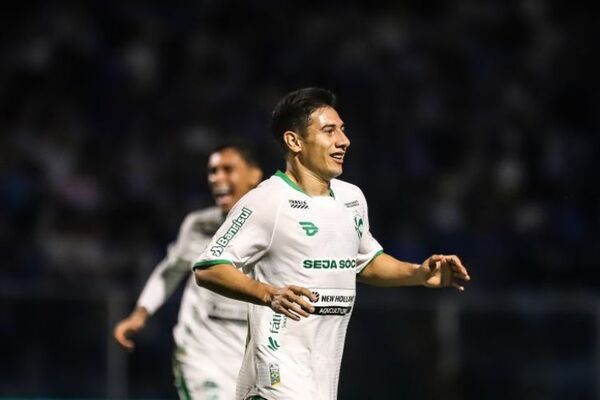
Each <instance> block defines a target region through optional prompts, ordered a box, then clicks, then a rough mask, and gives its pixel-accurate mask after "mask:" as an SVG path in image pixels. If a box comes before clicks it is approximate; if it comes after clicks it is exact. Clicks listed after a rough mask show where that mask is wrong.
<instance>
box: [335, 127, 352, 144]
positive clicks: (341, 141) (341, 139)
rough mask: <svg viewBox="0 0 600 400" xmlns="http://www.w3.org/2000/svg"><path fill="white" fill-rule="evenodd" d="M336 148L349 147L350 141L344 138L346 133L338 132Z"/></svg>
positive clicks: (346, 137)
mask: <svg viewBox="0 0 600 400" xmlns="http://www.w3.org/2000/svg"><path fill="white" fill-rule="evenodd" d="M336 146H337V147H340V148H343V149H347V148H348V147H350V139H348V136H346V133H345V132H344V131H342V130H340V131H339V135H338V140H337V142H336Z"/></svg>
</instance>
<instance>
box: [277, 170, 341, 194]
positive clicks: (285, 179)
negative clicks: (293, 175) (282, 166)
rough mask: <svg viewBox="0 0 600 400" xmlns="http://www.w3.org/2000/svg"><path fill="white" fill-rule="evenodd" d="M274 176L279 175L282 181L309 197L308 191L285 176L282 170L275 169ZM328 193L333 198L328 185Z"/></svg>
mask: <svg viewBox="0 0 600 400" xmlns="http://www.w3.org/2000/svg"><path fill="white" fill-rule="evenodd" d="M275 176H278V177H280V178H281V179H283V181H284V182H285V183H287V184H288V185H290V186H291V187H292V188H294V189H296V190H297V191H299V192H300V193H304V194H305V195H307V196H308V197H311V196H310V195H309V194H308V193H306V192H305V191H304V190H303V189H302V188H301V187H300V186H298V184H297V183H296V182H294V181H293V180H291V179H290V177H289V176H287V175H286V174H285V173H284V172H281V170H277V171H276V172H275ZM329 195H330V196H331V197H333V198H334V199H335V193H333V190H332V189H331V187H329Z"/></svg>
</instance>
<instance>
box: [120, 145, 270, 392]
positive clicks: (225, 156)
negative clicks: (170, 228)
mask: <svg viewBox="0 0 600 400" xmlns="http://www.w3.org/2000/svg"><path fill="white" fill-rule="evenodd" d="M261 179H262V171H261V169H260V167H259V166H258V164H257V162H256V159H255V158H254V155H253V154H252V152H251V151H250V150H249V149H248V148H247V147H245V146H244V147H243V146H240V145H224V146H221V147H219V148H217V149H216V150H214V151H213V152H212V153H211V155H210V157H209V161H208V184H209V187H210V190H211V192H212V195H213V197H214V200H215V203H216V206H213V207H209V208H206V209H202V210H196V211H193V212H191V213H189V214H188V215H187V216H186V218H185V219H184V221H183V223H182V224H181V227H180V230H179V235H178V237H177V240H176V242H175V243H173V244H171V245H170V246H169V249H168V253H167V256H166V257H165V258H164V259H163V260H162V261H161V262H160V263H159V264H158V265H157V266H156V267H155V268H154V271H153V272H152V274H151V275H150V278H149V279H148V281H147V282H146V284H145V286H144V289H143V291H142V293H141V295H140V297H139V299H138V301H137V306H136V308H135V310H134V311H133V312H132V313H131V314H130V315H129V316H128V317H127V318H125V319H123V320H121V321H120V322H119V323H118V324H117V325H116V327H115V329H114V337H115V339H116V340H117V342H119V344H120V345H121V346H123V347H124V348H126V349H128V350H130V351H131V350H133V349H134V346H135V344H134V342H133V340H132V336H133V335H134V334H136V333H138V332H139V331H141V330H142V329H143V328H144V326H145V325H146V321H147V319H148V317H149V316H151V315H152V314H153V313H154V312H155V311H156V310H157V309H158V308H159V307H160V306H162V305H163V304H164V303H165V301H166V300H167V299H168V298H169V296H170V295H171V294H172V293H173V292H174V291H175V289H176V288H177V286H178V285H179V283H180V282H181V281H182V280H183V279H184V278H188V280H187V283H186V287H185V290H184V292H183V297H182V300H181V307H180V310H179V318H178V323H177V325H176V326H175V328H174V330H173V336H174V338H175V344H176V349H175V354H174V357H173V373H174V375H175V386H176V388H177V391H178V393H179V396H180V398H182V399H190V398H193V399H205V400H208V399H211V400H219V399H231V398H233V396H234V393H235V382H236V378H237V374H238V370H239V367H240V365H241V362H242V358H243V354H244V344H245V340H246V328H247V322H246V310H247V306H246V304H244V303H242V302H238V301H236V300H231V299H228V298H226V297H222V296H220V295H218V294H216V293H213V292H211V291H208V290H206V289H203V288H200V287H198V286H197V285H196V284H195V283H194V280H193V276H192V274H190V265H191V262H193V260H195V259H196V258H197V257H198V256H199V255H200V254H201V253H202V251H203V250H204V248H205V247H206V245H207V244H208V243H209V241H210V239H211V237H212V235H213V234H214V233H215V231H216V230H217V229H218V228H219V226H220V225H221V224H222V222H223V221H224V219H225V216H226V215H227V213H228V212H229V210H230V209H231V207H233V205H234V204H235V203H236V202H237V201H238V200H239V199H240V197H242V196H243V195H244V194H245V193H246V192H248V191H249V190H250V189H252V188H253V187H255V186H256V185H258V183H259V182H260V181H261Z"/></svg>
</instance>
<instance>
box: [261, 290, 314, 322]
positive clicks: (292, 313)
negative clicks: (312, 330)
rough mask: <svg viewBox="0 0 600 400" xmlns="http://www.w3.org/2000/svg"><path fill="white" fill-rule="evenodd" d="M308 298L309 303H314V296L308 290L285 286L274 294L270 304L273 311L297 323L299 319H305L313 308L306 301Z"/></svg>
mask: <svg viewBox="0 0 600 400" xmlns="http://www.w3.org/2000/svg"><path fill="white" fill-rule="evenodd" d="M305 297H308V298H309V299H310V300H311V301H316V300H317V299H316V296H315V295H314V294H313V293H312V292H311V291H310V290H308V289H306V288H303V287H300V286H287V287H284V288H281V289H280V290H278V291H277V293H276V294H275V296H274V298H273V301H272V302H271V308H272V309H273V311H275V312H278V313H281V314H284V315H286V316H288V317H290V318H291V319H293V320H294V321H299V320H300V318H301V317H304V318H307V317H308V316H309V315H310V313H313V312H314V311H315V308H314V307H313V306H312V305H311V304H310V303H309V302H308V301H306V299H305Z"/></svg>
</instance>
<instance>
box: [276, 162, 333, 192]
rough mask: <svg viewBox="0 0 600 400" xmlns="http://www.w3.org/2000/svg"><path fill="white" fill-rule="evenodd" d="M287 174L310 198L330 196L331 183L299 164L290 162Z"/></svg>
mask: <svg viewBox="0 0 600 400" xmlns="http://www.w3.org/2000/svg"><path fill="white" fill-rule="evenodd" d="M285 174H286V175H287V176H288V177H289V178H290V179H291V180H292V181H293V182H294V183H296V184H297V185H298V186H299V187H300V188H301V189H302V190H303V191H304V193H306V194H307V195H309V196H328V195H329V193H330V191H329V181H328V180H326V179H323V178H322V177H320V176H319V175H317V174H316V173H315V172H313V171H311V170H309V169H308V168H306V167H305V166H304V165H302V164H300V163H299V162H294V160H291V161H290V160H288V162H287V165H286V169H285Z"/></svg>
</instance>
